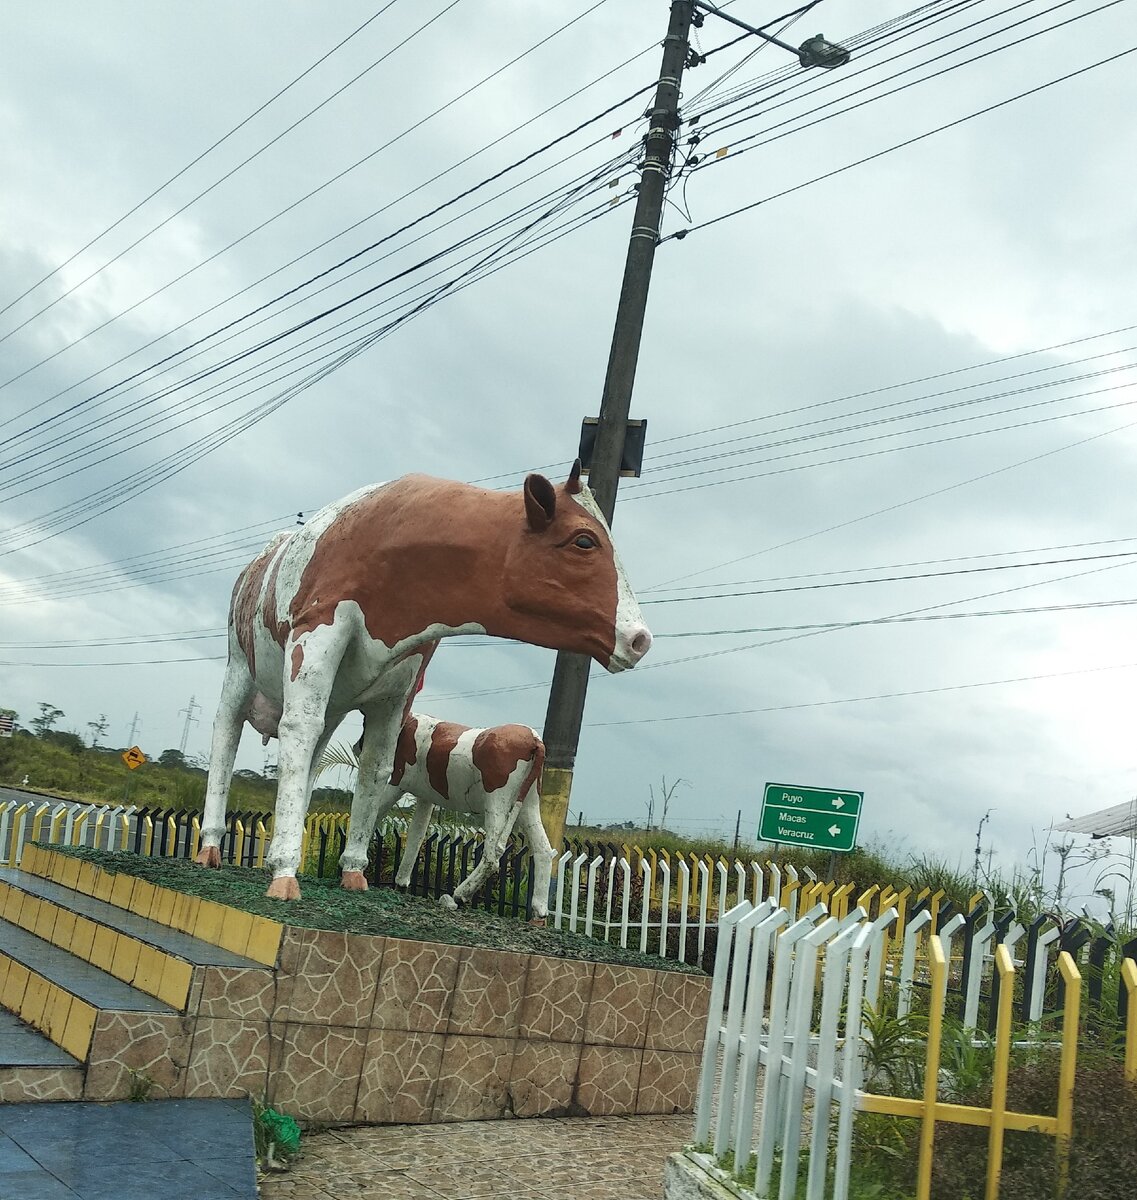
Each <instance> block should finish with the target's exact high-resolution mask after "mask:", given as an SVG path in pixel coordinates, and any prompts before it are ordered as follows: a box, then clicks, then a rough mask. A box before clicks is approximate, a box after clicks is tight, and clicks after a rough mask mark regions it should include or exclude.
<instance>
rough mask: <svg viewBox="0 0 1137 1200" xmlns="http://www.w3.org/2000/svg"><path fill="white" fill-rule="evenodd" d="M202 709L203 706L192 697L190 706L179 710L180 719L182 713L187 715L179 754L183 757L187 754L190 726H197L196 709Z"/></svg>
mask: <svg viewBox="0 0 1137 1200" xmlns="http://www.w3.org/2000/svg"><path fill="white" fill-rule="evenodd" d="M200 708H201V705H200V704H198V702H197V701H196V700H195V699H194V697H193V696H191V697H190V701H189V704H187V705H186V706H185V708H179V709H178V716H179V717H180V716H181V715H182V713H185V715H186V723H185V725H183V726H182V742H181V745H180V746H179V747H178V753H179V754H181V755H183V756H184V755H185V752H186V743H187V742H188V741H189V730H190V725H196V724H197V717H196V715H195V714H194V709H200Z"/></svg>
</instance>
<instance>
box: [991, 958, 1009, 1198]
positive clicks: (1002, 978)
mask: <svg viewBox="0 0 1137 1200" xmlns="http://www.w3.org/2000/svg"><path fill="white" fill-rule="evenodd" d="M995 970H996V971H997V972H998V973H999V1015H998V1020H997V1023H996V1025H995V1073H994V1078H993V1080H992V1083H991V1132H990V1134H989V1136H988V1138H987V1191H986V1193H985V1196H986V1200H998V1197H999V1176H1000V1175H1001V1174H1002V1173H1003V1130H1004V1128H1005V1127H1006V1123H1007V1074H1008V1072H1009V1071H1010V1067H1011V1003H1012V1001H1013V1000H1014V995H1015V964H1014V963H1013V962H1011V952H1010V951H1009V950H1008V949H1007V947H1006V946H1003V945H999V946H996V948H995Z"/></svg>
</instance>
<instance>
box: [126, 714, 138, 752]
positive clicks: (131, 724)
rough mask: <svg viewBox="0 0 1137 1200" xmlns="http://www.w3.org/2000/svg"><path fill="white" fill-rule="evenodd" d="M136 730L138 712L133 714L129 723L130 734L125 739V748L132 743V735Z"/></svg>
mask: <svg viewBox="0 0 1137 1200" xmlns="http://www.w3.org/2000/svg"><path fill="white" fill-rule="evenodd" d="M137 732H138V714H137V713H135V714H134V720H133V721H131V723H130V736H129V737H128V738H127V739H126V745H127V748H129V747H131V746H133V745H134V735H135V734H136V733H137Z"/></svg>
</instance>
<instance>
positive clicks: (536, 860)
mask: <svg viewBox="0 0 1137 1200" xmlns="http://www.w3.org/2000/svg"><path fill="white" fill-rule="evenodd" d="M520 807H521V813H520V816H519V817H518V822H517V823H518V828H520V830H521V832H522V833H523V834H524V835H525V840H526V841H527V842H528V843H529V849H530V851H531V853H532V855H533V891H532V895H533V924H534V925H544V923H545V919H546V918H547V917H548V915H549V884H550V882H551V880H552V877H553V847H552V845H551V843H550V842H549V835H548V834H547V833H546V832H545V826H544V824H542V822H541V798H540V796H539V795H538V794H537V788H536V785H534V786H533V787H531V788H530V789H529V791H528V792H527V793H526V796H525V799H524V800H523V801H522V803H521V806H520Z"/></svg>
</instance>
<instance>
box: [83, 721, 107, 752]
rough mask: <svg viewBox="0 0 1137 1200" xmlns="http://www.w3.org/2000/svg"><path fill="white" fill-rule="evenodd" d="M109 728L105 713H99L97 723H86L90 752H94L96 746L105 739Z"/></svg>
mask: <svg viewBox="0 0 1137 1200" xmlns="http://www.w3.org/2000/svg"><path fill="white" fill-rule="evenodd" d="M109 726H110V722H109V721H108V720H107V714H106V713H99V718H98V720H97V721H88V722H87V728H88V729H89V730H90V731H91V749H92V750H94V749H95V748H96V747H97V746H98V744H99V742H100V740H101V739H102V738H104V737H106V734H107V729H108V727H109Z"/></svg>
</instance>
